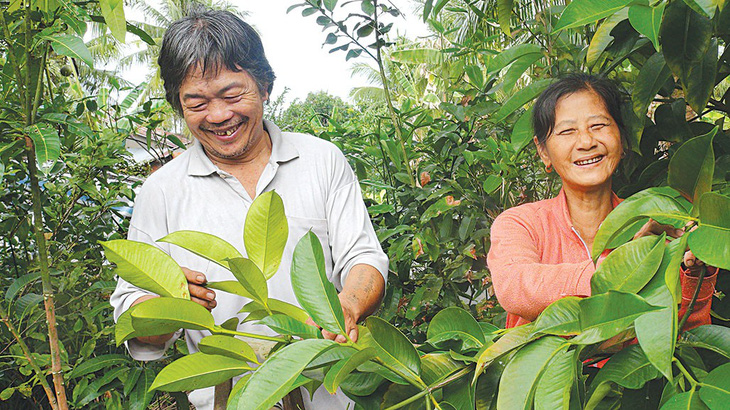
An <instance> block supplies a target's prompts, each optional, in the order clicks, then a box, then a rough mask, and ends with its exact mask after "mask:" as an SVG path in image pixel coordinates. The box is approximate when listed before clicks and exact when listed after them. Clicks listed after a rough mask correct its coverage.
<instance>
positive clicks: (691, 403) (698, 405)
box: [661, 390, 707, 410]
mask: <svg viewBox="0 0 730 410" xmlns="http://www.w3.org/2000/svg"><path fill="white" fill-rule="evenodd" d="M661 410H707V406H705V404H704V403H703V402H702V400H700V395H699V392H698V391H697V390H690V391H688V392H684V393H680V394H677V395H675V396H672V398H671V399H669V400H668V401H667V402H666V403H664V405H663V406H662V409H661Z"/></svg>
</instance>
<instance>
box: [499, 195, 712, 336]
mask: <svg viewBox="0 0 730 410" xmlns="http://www.w3.org/2000/svg"><path fill="white" fill-rule="evenodd" d="M612 202H613V206H614V207H616V205H618V204H619V202H621V200H620V199H619V198H618V197H617V196H615V195H614V196H613V198H612ZM607 253H608V251H606V252H604V254H603V255H602V257H603V256H605V255H606V254H607ZM487 263H488V267H489V271H490V272H491V274H492V282H493V283H494V291H495V293H496V295H497V299H498V300H499V303H500V304H501V305H502V307H503V308H504V309H505V310H506V311H507V325H506V327H508V328H509V327H514V326H519V325H522V324H525V323H529V322H531V321H533V320H535V319H536V318H537V316H538V315H539V314H540V312H542V311H543V310H544V309H545V308H546V307H547V306H548V305H549V304H551V303H552V302H554V301H556V300H558V299H560V298H562V297H565V296H590V295H591V277H592V276H593V272H595V266H594V264H593V261H592V260H591V257H590V251H589V249H588V248H587V246H586V244H585V243H584V242H583V240H582V239H581V238H580V236H579V235H578V233H577V232H576V231H575V229H574V228H573V226H572V223H571V221H570V214H569V213H568V205H567V202H566V198H565V192H564V191H563V190H561V191H560V194H558V196H556V197H555V198H552V199H546V200H543V201H538V202H534V203H529V204H524V205H520V206H517V207H514V208H511V209H508V210H506V211H504V212H502V214H501V215H499V217H497V219H495V220H494V223H493V224H492V228H491V247H490V250H489V255H488V256H487ZM716 272H717V269H712V270H711V271H710V272H708V274H710V275H709V276H706V277H705V280H704V282H703V284H702V289H701V290H700V293H699V296H698V298H697V301H696V303H695V307H694V310H693V312H692V315H690V317H689V319H688V321H687V324H686V325H685V329H690V328H693V327H697V326H700V325H703V324H709V323H710V304H711V302H712V294H713V292H714V289H715V279H716V277H717V275H716V274H715V273H716ZM681 282H682V308H681V309H680V317H681V315H682V314H683V313H684V311H685V310H686V305H687V304H688V303H689V300H690V299H691V298H692V294H693V293H694V290H695V288H696V285H697V278H694V277H691V276H688V275H687V274H686V272H682V275H681Z"/></svg>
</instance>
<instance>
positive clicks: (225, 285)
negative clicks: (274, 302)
mask: <svg viewBox="0 0 730 410" xmlns="http://www.w3.org/2000/svg"><path fill="white" fill-rule="evenodd" d="M205 286H206V287H207V288H210V289H215V290H222V291H224V292H228V293H232V294H234V295H238V296H243V297H245V298H249V299H256V298H255V297H254V295H252V294H251V293H250V292H249V291H247V290H246V288H244V287H243V285H241V283H240V282H239V281H237V280H224V281H220V282H208V283H206V284H205ZM256 303H258V302H256ZM259 305H260V306H261V309H264V310H266V308H264V305H261V304H260V303H259Z"/></svg>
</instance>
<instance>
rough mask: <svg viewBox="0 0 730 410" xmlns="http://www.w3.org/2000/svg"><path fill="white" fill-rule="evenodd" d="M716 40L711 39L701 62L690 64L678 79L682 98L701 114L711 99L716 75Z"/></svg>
mask: <svg viewBox="0 0 730 410" xmlns="http://www.w3.org/2000/svg"><path fill="white" fill-rule="evenodd" d="M718 53H719V48H718V43H717V39H712V41H711V42H710V46H709V47H708V48H707V52H705V54H704V55H703V56H702V60H700V61H698V62H696V63H695V64H692V65H691V66H690V67H689V68H688V70H687V71H686V74H685V75H684V76H682V77H680V78H679V80H680V82H681V83H682V88H683V89H684V98H685V100H687V104H689V106H690V107H692V109H693V110H695V112H698V113H702V112H703V111H704V110H705V107H707V103H708V102H709V101H710V98H711V97H712V92H713V90H714V89H715V76H716V75H717V64H718V61H717V55H718Z"/></svg>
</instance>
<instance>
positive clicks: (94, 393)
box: [74, 367, 129, 408]
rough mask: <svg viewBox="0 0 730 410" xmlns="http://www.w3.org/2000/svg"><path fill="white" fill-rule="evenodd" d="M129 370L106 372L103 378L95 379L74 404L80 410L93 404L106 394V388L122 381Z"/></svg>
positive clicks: (122, 368) (124, 368)
mask: <svg viewBox="0 0 730 410" xmlns="http://www.w3.org/2000/svg"><path fill="white" fill-rule="evenodd" d="M128 371H129V370H127V368H126V367H117V368H115V369H111V370H109V371H107V372H105V373H104V374H103V375H102V376H101V377H99V378H96V379H94V381H92V382H91V383H89V385H88V386H87V387H86V388H85V389H84V390H83V391H82V392H81V394H80V395H79V397H80V398H79V399H78V401H76V403H74V404H75V405H76V406H77V407H78V408H84V407H86V405H87V404H89V403H91V402H92V401H93V400H94V399H96V398H97V397H99V396H101V395H102V394H104V392H105V391H106V390H105V389H104V388H105V387H106V386H107V385H108V384H109V383H111V382H112V381H114V379H120V380H122V379H123V378H124V377H125V375H126V373H127V372H128Z"/></svg>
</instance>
